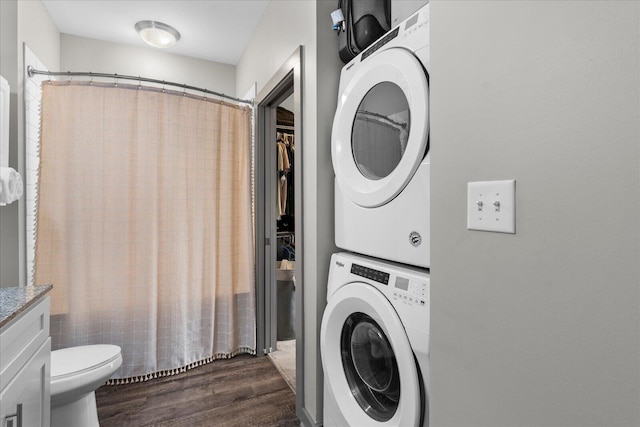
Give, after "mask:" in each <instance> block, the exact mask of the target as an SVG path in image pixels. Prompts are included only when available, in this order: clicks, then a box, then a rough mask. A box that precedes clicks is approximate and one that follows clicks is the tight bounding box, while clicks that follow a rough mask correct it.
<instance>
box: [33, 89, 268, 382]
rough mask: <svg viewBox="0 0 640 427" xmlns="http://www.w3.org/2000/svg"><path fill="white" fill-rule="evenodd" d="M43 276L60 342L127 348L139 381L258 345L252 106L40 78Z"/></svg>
mask: <svg viewBox="0 0 640 427" xmlns="http://www.w3.org/2000/svg"><path fill="white" fill-rule="evenodd" d="M41 114H42V121H41V153H40V159H41V160H40V187H39V192H38V194H39V195H38V203H37V206H38V208H37V210H38V215H37V238H36V262H35V277H36V279H35V282H36V283H40V284H44V283H52V284H53V286H54V288H53V291H52V293H51V314H52V321H51V336H52V345H53V347H54V349H55V348H62V347H69V346H76V345H85V344H116V345H119V346H120V347H122V354H123V359H124V362H123V365H122V367H121V368H120V369H119V370H118V371H117V372H116V374H115V375H114V378H121V379H126V380H123V381H121V382H128V381H130V380H134V381H139V380H146V379H149V378H153V377H156V376H163V375H168V374H173V373H177V372H180V371H184V370H186V369H188V368H190V367H193V366H197V365H200V364H202V363H207V362H210V361H212V360H214V359H216V358H222V357H231V356H233V355H235V354H239V353H252V354H255V291H254V262H255V260H254V242H253V234H252V223H251V190H250V179H251V177H250V149H251V147H250V137H251V135H250V132H251V130H250V129H251V127H250V125H251V123H250V117H251V111H250V109H249V108H247V107H241V106H237V105H233V104H231V105H229V104H224V103H221V102H220V101H214V100H207V99H206V98H204V97H202V96H200V97H195V96H190V95H187V94H183V93H182V92H170V91H165V90H164V89H162V90H160V89H152V88H143V87H138V86H129V85H117V84H116V85H113V84H109V85H107V84H98V83H93V82H92V83H87V82H49V83H46V82H45V83H43V97H42V108H41Z"/></svg>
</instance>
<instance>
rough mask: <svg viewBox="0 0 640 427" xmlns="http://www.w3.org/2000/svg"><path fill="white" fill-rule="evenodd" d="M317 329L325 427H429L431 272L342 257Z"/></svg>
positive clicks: (334, 262)
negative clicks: (319, 327) (322, 374)
mask: <svg viewBox="0 0 640 427" xmlns="http://www.w3.org/2000/svg"><path fill="white" fill-rule="evenodd" d="M327 302H328V303H327V307H326V309H325V311H324V314H323V317H322V326H321V329H320V352H321V356H322V367H323V369H324V411H323V415H324V425H325V426H326V427H332V426H340V427H344V426H371V427H376V426H378V427H383V426H402V427H409V426H422V427H424V426H428V424H429V398H428V397H429V391H428V389H429V378H430V374H429V336H430V331H429V324H430V323H429V322H430V319H429V316H430V284H429V273H428V272H427V270H424V269H418V268H413V267H408V266H406V265H401V264H397V263H389V262H381V261H380V260H377V259H374V258H370V257H364V256H359V255H356V254H352V253H337V254H334V255H333V256H332V257H331V267H330V269H329V282H328V285H327Z"/></svg>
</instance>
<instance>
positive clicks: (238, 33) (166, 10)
mask: <svg viewBox="0 0 640 427" xmlns="http://www.w3.org/2000/svg"><path fill="white" fill-rule="evenodd" d="M0 1H1V0H0ZM43 3H44V6H45V7H46V8H47V10H48V11H49V14H50V15H51V18H52V19H53V22H54V23H55V24H56V26H57V27H58V30H59V31H60V32H61V33H66V34H72V35H75V36H82V37H88V38H92V39H98V40H105V41H110V42H116V43H124V44H128V45H134V46H140V47H145V48H149V49H154V48H152V47H150V46H149V45H147V44H146V43H144V42H143V41H142V40H141V39H140V37H138V34H137V33H136V31H135V29H134V28H133V27H134V25H135V23H136V22H138V21H143V20H152V21H160V22H164V23H165V24H169V25H171V26H172V27H174V28H176V29H177V30H178V31H179V32H180V34H181V36H182V37H181V39H180V41H179V42H178V43H177V44H176V45H175V46H173V47H171V48H168V49H166V52H168V53H173V54H178V55H184V56H191V57H194V58H200V59H207V60H209V61H216V62H223V63H225V64H232V65H235V64H236V63H237V62H238V60H239V59H240V56H241V55H242V52H243V51H244V49H245V47H246V46H247V44H248V43H249V40H250V39H251V36H252V35H253V33H254V30H255V28H256V26H257V25H258V23H259V22H260V19H261V18H262V15H263V14H264V11H265V9H266V8H267V5H268V4H269V0H200V1H197V0H178V1H169V0H161V1H157V0H43Z"/></svg>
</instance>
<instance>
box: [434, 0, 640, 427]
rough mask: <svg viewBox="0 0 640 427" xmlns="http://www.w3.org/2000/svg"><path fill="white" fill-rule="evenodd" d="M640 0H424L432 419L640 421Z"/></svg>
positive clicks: (477, 422) (454, 422)
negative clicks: (477, 184) (485, 200)
mask: <svg viewBox="0 0 640 427" xmlns="http://www.w3.org/2000/svg"><path fill="white" fill-rule="evenodd" d="M639 8H640V3H638V2H635V1H634V2H628V1H621V2H613V1H604V2H596V1H566V2H560V1H555V2H538V1H512V2H506V1H495V2H493V1H476V2H468V1H434V2H432V3H431V11H432V29H431V40H432V45H431V46H432V49H431V53H432V71H431V113H432V116H431V144H432V155H433V169H432V170H433V172H432V195H433V196H432V197H433V199H432V202H433V205H432V225H431V229H432V239H431V245H432V250H433V252H432V253H433V255H432V270H431V273H432V336H431V339H432V342H431V349H432V372H433V378H432V389H433V394H432V414H431V421H432V424H431V425H432V426H435V427H439V426H455V427H464V426H473V427H477V426H491V427H499V426H505V427H506V426H509V427H514V426H576V427H578V426H580V427H582V426H590V425H593V426H595V425H597V426H638V425H640V415H639V409H638V408H639V406H640V405H639V402H640V394H639V387H640V347H639V337H640V329H639V326H640V305H639V304H640V298H639V286H640V285H639V283H640V274H639V259H640V251H639V241H640V234H639V218H640V216H639V214H640V212H639V200H640V197H639V195H640V185H639V182H640V177H639V140H640V124H639V120H640V95H639V94H640V64H639V61H640V60H639V56H640V55H639V52H640V34H639V29H640V11H639ZM494 179H515V180H516V231H517V233H516V234H515V235H506V234H496V233H486V232H478V231H468V230H467V229H466V184H467V182H468V181H476V180H494Z"/></svg>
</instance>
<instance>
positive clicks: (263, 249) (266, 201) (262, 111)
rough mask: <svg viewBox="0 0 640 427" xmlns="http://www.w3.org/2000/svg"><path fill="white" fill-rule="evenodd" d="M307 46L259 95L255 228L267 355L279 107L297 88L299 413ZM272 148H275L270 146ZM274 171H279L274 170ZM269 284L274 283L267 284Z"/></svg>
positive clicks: (259, 316) (260, 329) (261, 334)
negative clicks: (276, 126) (304, 104)
mask: <svg viewBox="0 0 640 427" xmlns="http://www.w3.org/2000/svg"><path fill="white" fill-rule="evenodd" d="M303 53H304V49H303V46H298V47H297V48H296V50H295V51H294V52H293V53H292V54H291V55H290V56H289V58H288V59H287V60H286V61H285V62H284V64H283V65H282V66H281V67H280V68H279V69H278V71H276V73H275V74H274V75H273V76H272V77H271V79H270V80H269V82H268V83H267V84H266V85H265V86H264V87H263V89H262V90H261V91H260V93H259V94H258V96H257V97H256V99H255V106H256V118H257V120H256V146H255V197H256V199H255V200H256V209H255V232H256V304H257V305H256V326H257V331H256V332H257V333H256V350H257V354H258V355H260V356H262V355H266V354H268V353H269V352H270V351H271V349H272V348H273V347H274V346H275V343H276V340H277V338H276V326H277V322H276V320H277V318H276V312H275V308H276V302H277V295H276V291H277V287H276V279H275V263H276V246H277V245H276V241H277V240H276V218H275V186H274V180H273V179H270V178H271V177H274V176H275V170H276V151H275V147H276V145H275V144H276V139H275V138H276V129H275V123H276V122H275V114H276V107H277V106H278V104H279V103H280V102H282V101H283V100H284V99H286V98H287V97H288V96H289V95H291V93H293V104H294V111H293V114H294V116H293V117H294V134H295V138H296V149H295V153H294V164H295V168H294V198H295V207H294V218H295V239H296V267H295V271H294V278H295V284H296V287H295V304H296V309H295V314H296V320H295V334H296V413H297V414H298V417H299V418H300V414H301V412H302V408H303V405H304V351H303V350H304V336H303V331H304V319H303V314H302V307H303V302H304V283H303V279H304V274H303V272H304V263H303V260H304V257H303V253H304V235H303V206H302V205H303V203H302V194H303V192H302V184H303V179H302V176H303V160H302V153H303V150H304V138H303V128H302V113H303V111H302V105H303V99H304V98H303V93H302V72H303V69H302V65H303ZM267 147H270V149H269V151H267ZM271 148H273V149H271ZM270 171H274V172H273V174H270ZM268 284H271V286H269V287H267V285H268Z"/></svg>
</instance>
